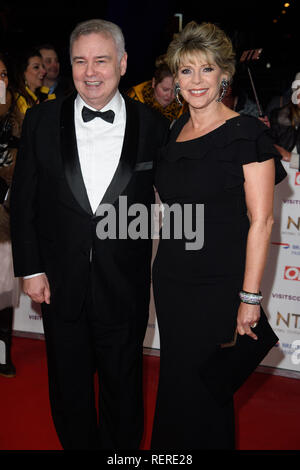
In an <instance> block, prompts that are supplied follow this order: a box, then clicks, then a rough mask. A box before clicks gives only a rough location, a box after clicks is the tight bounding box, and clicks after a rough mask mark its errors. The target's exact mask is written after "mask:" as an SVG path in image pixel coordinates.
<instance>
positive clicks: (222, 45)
mask: <svg viewBox="0 0 300 470" xmlns="http://www.w3.org/2000/svg"><path fill="white" fill-rule="evenodd" d="M198 53H202V54H205V55H206V56H207V58H208V59H210V60H211V59H213V60H214V62H215V63H216V64H217V65H218V66H219V67H220V69H221V70H222V71H223V72H224V73H226V74H227V75H228V79H229V80H231V79H232V77H233V75H234V72H235V53H234V50H233V46H232V42H231V40H230V39H229V37H228V36H227V35H226V33H225V32H224V31H223V30H222V29H221V28H219V27H218V26H216V25H215V24H213V23H201V24H200V25H199V24H198V23H196V22H195V21H191V22H190V23H188V24H187V25H186V26H185V28H184V29H183V30H182V31H181V32H180V33H178V34H177V35H176V36H175V37H174V39H173V41H172V42H171V43H170V45H169V47H168V50H167V57H166V59H167V62H168V65H169V67H170V69H171V71H172V73H173V74H174V75H175V76H176V75H177V72H178V69H179V67H180V65H181V64H182V62H183V61H184V60H186V59H190V58H193V57H194V56H195V55H197V54H198Z"/></svg>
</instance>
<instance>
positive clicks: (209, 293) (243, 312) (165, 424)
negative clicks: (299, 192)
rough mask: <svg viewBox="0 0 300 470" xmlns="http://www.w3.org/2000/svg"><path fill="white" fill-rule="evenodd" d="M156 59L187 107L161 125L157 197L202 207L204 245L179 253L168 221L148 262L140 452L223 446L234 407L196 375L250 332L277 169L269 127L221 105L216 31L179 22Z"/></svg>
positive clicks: (222, 75) (220, 46)
mask: <svg viewBox="0 0 300 470" xmlns="http://www.w3.org/2000/svg"><path fill="white" fill-rule="evenodd" d="M167 58H168V63H169V66H170V68H171V70H172V71H173V73H174V76H175V82H176V93H177V95H178V96H179V94H180V95H181V96H182V97H183V98H184V100H185V101H186V102H187V103H188V105H189V112H188V113H186V114H185V115H183V116H181V117H180V118H179V119H178V120H177V121H176V122H175V124H174V125H173V126H172V128H171V133H170V138H169V142H168V144H167V145H166V146H165V147H164V148H163V149H162V151H161V158H160V159H159V162H158V166H157V173H156V188H157V190H158V193H159V195H160V198H161V200H162V202H163V203H164V204H165V205H166V206H167V205H168V206H172V205H173V204H177V207H178V206H179V207H180V208H181V209H182V214H184V211H185V209H186V208H187V207H188V205H189V208H192V210H193V211H192V214H193V217H195V215H196V214H197V210H196V207H197V204H199V205H200V204H202V205H203V206H202V207H204V244H203V246H202V248H201V249H191V245H189V249H187V245H186V243H187V242H190V240H188V237H185V236H184V235H183V237H181V238H180V237H178V236H177V235H178V233H177V235H176V234H175V228H176V230H178V226H179V225H178V223H177V222H176V224H175V225H176V227H175V225H174V230H173V232H172V230H171V232H170V233H171V234H172V233H173V237H172V236H170V237H168V238H167V237H163V236H161V239H160V243H159V247H158V252H157V256H156V259H155V261H154V265H153V288H154V298H155V305H156V312H157V317H158V324H159V332H160V347H161V350H160V380H159V389H158V396H157V406H156V412H155V419H154V426H153V435H152V446H151V447H152V449H162V450H163V449H182V450H183V449H189V450H191V449H233V448H234V412H233V401H230V402H227V403H226V404H225V405H220V404H218V403H217V402H216V401H215V400H214V398H213V397H212V396H211V394H210V392H209V391H208V390H207V389H206V387H205V386H204V384H203V383H202V381H201V378H200V373H199V371H200V369H201V364H205V361H206V359H207V358H208V357H209V356H210V353H211V352H212V350H214V348H215V346H216V344H219V343H225V342H230V341H231V340H232V339H233V336H234V332H235V330H236V328H237V331H238V333H239V334H240V335H244V334H246V335H249V336H251V337H252V338H253V340H255V339H256V335H255V333H254V331H253V330H252V329H251V327H252V328H254V326H255V324H256V323H257V322H258V321H259V317H260V305H259V303H260V300H261V297H260V294H259V291H260V282H261V279H262V275H263V271H264V266H265V262H266V256H267V250H268V244H269V238H270V234H271V230H272V223H273V216H272V206H273V190H274V183H275V175H276V178H277V181H280V180H281V179H283V178H284V176H285V172H284V169H283V168H282V167H280V165H281V164H280V162H279V160H278V161H277V159H278V154H277V152H276V150H275V148H274V146H273V143H272V140H271V138H270V137H269V130H268V128H267V127H266V126H265V125H264V124H263V123H261V122H260V121H259V120H258V119H257V118H254V117H248V116H241V115H239V114H238V113H236V112H234V111H232V110H231V109H229V108H227V107H226V106H225V105H224V104H223V103H222V98H223V96H224V94H225V92H226V87H227V86H228V83H230V80H231V78H232V76H233V74H234V70H235V66H234V52H233V49H232V44H231V41H230V40H229V39H228V38H227V36H226V35H225V33H224V32H223V31H222V30H220V29H219V28H218V27H217V26H215V25H213V24H209V23H203V24H201V25H198V24H196V23H195V22H191V23H189V24H188V25H187V26H186V27H185V28H184V30H183V31H182V32H181V33H180V34H179V35H178V36H177V37H176V38H175V39H174V40H173V41H172V43H171V44H170V46H169V49H168V52H167ZM179 99H180V98H179ZM275 168H276V171H275ZM198 207H199V206H198ZM183 220H184V218H183ZM189 222H190V221H189ZM196 226H197V223H196V220H195V218H194V219H193V227H194V228H195V227H196ZM171 228H172V227H171ZM183 232H184V230H183ZM162 233H163V232H162ZM175 235H176V236H175ZM241 291H244V292H245V293H241ZM240 296H241V297H242V300H243V301H241V299H240ZM215 373H216V376H217V374H218V370H216V371H215Z"/></svg>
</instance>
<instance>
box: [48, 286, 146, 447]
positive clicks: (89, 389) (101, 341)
mask: <svg viewBox="0 0 300 470" xmlns="http://www.w3.org/2000/svg"><path fill="white" fill-rule="evenodd" d="M42 312H43V324H44V332H45V339H46V347H47V358H48V375H49V395H50V403H51V410H52V416H53V421H54V424H55V427H56V431H57V434H58V437H59V439H60V442H61V444H62V446H63V448H64V449H65V450H88V449H89V450H95V449H138V448H139V445H140V442H141V439H142V435H143V425H144V410H143V386H142V385H143V381H142V361H143V356H142V354H143V339H144V334H145V330H144V331H143V332H141V331H139V332H138V333H137V331H136V322H132V321H128V322H126V323H122V324H117V323H115V324H114V323H112V324H110V325H107V324H103V323H102V321H101V309H98V310H97V309H96V308H95V307H94V306H93V304H92V301H91V295H90V292H89V293H88V294H87V299H86V303H85V306H84V309H83V311H82V315H81V316H80V318H79V319H78V320H76V321H74V322H65V321H64V320H63V319H62V318H59V317H58V315H56V314H55V312H54V311H53V308H51V307H49V306H48V305H46V304H43V305H42ZM146 325H147V318H145V329H146ZM95 372H96V375H95ZM96 378H97V379H98V382H99V387H98V390H99V397H98V407H97V406H96V398H97V397H95V387H94V385H95V379H96ZM97 409H98V410H99V417H98V415H97Z"/></svg>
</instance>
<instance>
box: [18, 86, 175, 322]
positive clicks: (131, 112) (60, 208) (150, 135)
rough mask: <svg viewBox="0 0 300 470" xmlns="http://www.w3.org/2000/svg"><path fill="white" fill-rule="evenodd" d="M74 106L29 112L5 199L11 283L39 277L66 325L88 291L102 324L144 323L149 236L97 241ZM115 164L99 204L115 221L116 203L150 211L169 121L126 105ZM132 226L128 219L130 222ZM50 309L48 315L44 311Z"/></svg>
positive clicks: (69, 101)
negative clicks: (8, 203)
mask: <svg viewBox="0 0 300 470" xmlns="http://www.w3.org/2000/svg"><path fill="white" fill-rule="evenodd" d="M74 99H75V96H73V95H72V96H70V97H68V98H66V99H65V100H52V101H49V102H45V103H42V104H40V105H37V106H35V107H33V108H32V109H30V110H29V111H27V113H26V117H25V120H24V124H23V130H22V138H21V143H20V149H19V153H18V157H17V163H16V168H15V172H14V179H13V183H12V191H11V233H12V247H13V260H14V270H15V276H19V277H21V276H26V275H30V274H34V273H39V272H45V273H46V275H47V277H48V280H49V284H50V291H51V300H50V302H51V303H50V308H51V310H53V311H54V312H55V315H58V316H61V317H62V318H63V319H65V320H66V321H75V320H76V318H78V316H79V315H80V312H81V310H82V306H83V303H84V301H85V297H86V293H87V290H88V289H89V292H91V293H92V294H91V295H92V298H93V303H94V305H95V307H96V308H97V309H99V312H100V313H101V315H102V318H103V321H104V322H106V323H108V324H109V323H110V322H118V323H121V322H126V321H128V320H130V318H134V319H135V320H136V319H138V318H141V319H142V318H143V320H141V321H144V320H145V315H148V306H149V290H150V278H151V277H150V270H151V251H152V240H151V236H150V235H149V237H147V239H141V238H140V239H135V240H134V239H132V238H130V237H127V238H126V239H118V233H117V238H116V239H113V238H108V239H104V240H103V239H102V240H101V239H99V238H98V237H97V233H96V228H97V224H98V223H99V220H101V217H100V216H97V215H95V214H93V212H92V210H91V207H90V203H89V199H88V196H87V192H86V188H85V185H84V181H83V177H82V173H81V169H80V162H79V157H78V151H77V144H76V133H75V124H74ZM124 99H125V104H126V127H125V135H124V142H123V148H122V152H121V157H120V161H119V164H118V166H117V169H116V171H115V174H114V176H113V178H112V180H111V183H110V185H109V187H108V188H107V190H106V193H105V194H104V196H103V199H102V201H99V203H100V202H101V203H107V204H112V205H113V206H114V208H115V211H116V215H117V220H118V213H119V196H121V195H122V196H126V197H127V205H128V207H129V206H130V205H132V204H135V203H140V204H143V205H144V206H146V207H147V208H148V211H149V215H150V213H151V212H150V206H151V204H153V203H154V190H153V175H154V168H155V161H156V159H157V155H158V151H159V148H160V147H161V146H162V145H163V144H164V143H165V140H166V138H167V133H168V127H169V121H168V120H167V119H165V118H164V117H162V116H161V115H159V114H158V113H156V112H155V111H153V110H152V109H150V108H148V107H147V106H146V105H143V104H142V103H139V102H136V101H133V100H131V99H130V98H128V97H125V96H124ZM128 223H130V218H129V219H128ZM47 308H48V307H47Z"/></svg>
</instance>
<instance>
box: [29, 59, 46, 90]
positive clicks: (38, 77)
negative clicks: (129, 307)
mask: <svg viewBox="0 0 300 470" xmlns="http://www.w3.org/2000/svg"><path fill="white" fill-rule="evenodd" d="M45 75H46V71H45V68H44V65H43V62H42V58H41V57H39V56H35V57H30V58H29V60H28V65H27V68H26V70H25V73H24V77H25V82H26V84H27V86H28V87H29V88H30V90H31V91H33V92H35V90H36V89H37V88H39V87H41V86H42V84H43V78H44V77H45Z"/></svg>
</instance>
